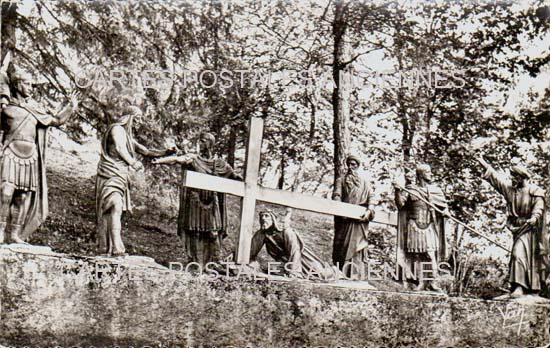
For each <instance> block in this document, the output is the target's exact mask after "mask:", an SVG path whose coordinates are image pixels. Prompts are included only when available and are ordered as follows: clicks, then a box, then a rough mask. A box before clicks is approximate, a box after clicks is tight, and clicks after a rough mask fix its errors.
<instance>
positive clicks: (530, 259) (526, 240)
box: [478, 156, 548, 298]
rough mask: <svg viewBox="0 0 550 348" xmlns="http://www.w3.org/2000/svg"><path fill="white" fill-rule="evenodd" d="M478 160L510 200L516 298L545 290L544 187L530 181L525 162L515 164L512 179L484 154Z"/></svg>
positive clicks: (487, 177) (508, 225)
mask: <svg viewBox="0 0 550 348" xmlns="http://www.w3.org/2000/svg"><path fill="white" fill-rule="evenodd" d="M478 162H479V163H480V164H481V166H482V167H483V168H485V174H484V175H483V178H484V179H485V180H487V181H488V182H489V183H490V184H491V185H492V186H493V187H494V188H495V189H496V190H497V191H498V192H499V193H500V194H501V195H503V196H504V199H505V200H506V205H507V210H508V218H507V220H506V228H507V229H508V230H509V231H510V232H512V236H513V245H512V252H511V257H510V265H509V272H510V278H509V281H510V285H511V294H510V296H511V297H513V298H517V297H522V296H523V295H525V294H527V293H538V292H539V291H540V290H541V272H542V268H543V265H542V256H541V255H542V254H547V252H548V250H541V247H544V245H545V243H540V242H541V241H542V240H543V238H544V235H543V234H545V233H547V231H546V226H545V221H544V220H545V219H544V217H545V202H544V195H545V193H544V191H543V190H542V189H541V188H540V187H538V186H536V185H535V184H533V183H531V182H530V179H531V174H530V172H529V171H528V170H527V169H525V168H523V167H521V166H517V165H516V166H512V168H511V170H510V173H511V179H512V180H511V181H509V180H507V179H505V178H504V177H503V176H502V175H501V174H499V173H497V172H496V171H495V170H494V169H493V168H492V167H491V165H490V164H489V163H487V162H486V161H485V159H484V158H483V156H479V157H478Z"/></svg>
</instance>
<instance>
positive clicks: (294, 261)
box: [250, 227, 334, 279]
mask: <svg viewBox="0 0 550 348" xmlns="http://www.w3.org/2000/svg"><path fill="white" fill-rule="evenodd" d="M264 245H265V247H266V251H267V253H268V254H269V255H270V256H271V257H272V258H273V259H274V260H275V261H277V262H280V263H282V264H283V265H287V266H286V268H287V269H288V270H290V273H291V274H293V275H295V276H298V277H303V278H307V279H310V278H321V279H326V278H329V277H331V276H332V275H333V273H334V272H333V270H332V269H331V268H330V267H326V265H325V263H324V262H323V261H322V260H321V259H320V258H319V257H317V255H315V254H314V253H313V251H311V250H310V249H309V248H307V247H306V246H305V243H304V241H303V240H302V238H301V237H300V235H299V234H298V233H297V232H296V231H294V230H293V229H291V228H287V227H285V228H282V229H279V228H276V227H275V228H274V227H272V228H271V229H268V230H259V231H257V232H256V233H255V234H254V237H253V238H252V246H251V248H250V260H251V261H254V260H255V259H256V257H257V256H258V254H259V253H260V251H261V250H262V247H263V246H264Z"/></svg>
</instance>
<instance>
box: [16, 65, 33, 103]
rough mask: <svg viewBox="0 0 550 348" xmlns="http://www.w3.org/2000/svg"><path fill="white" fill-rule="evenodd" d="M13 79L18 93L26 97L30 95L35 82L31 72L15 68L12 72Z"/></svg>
mask: <svg viewBox="0 0 550 348" xmlns="http://www.w3.org/2000/svg"><path fill="white" fill-rule="evenodd" d="M11 81H12V83H13V85H14V87H15V90H16V92H17V93H19V94H20V95H22V96H23V97H25V98H27V97H30V95H31V92H32V83H33V79H32V75H31V74H29V73H28V72H26V71H24V70H22V69H21V68H15V70H14V71H13V73H12V74H11Z"/></svg>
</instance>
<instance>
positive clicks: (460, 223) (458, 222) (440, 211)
mask: <svg viewBox="0 0 550 348" xmlns="http://www.w3.org/2000/svg"><path fill="white" fill-rule="evenodd" d="M397 188H398V189H400V190H403V191H405V192H407V193H409V194H411V195H414V196H415V197H417V198H418V199H420V200H421V201H422V202H424V203H426V204H427V205H429V206H430V207H432V208H433V209H434V210H435V211H437V212H438V213H440V214H443V215H445V216H447V217H448V218H449V219H451V220H452V221H454V222H456V223H457V224H459V225H461V226H463V227H464V228H465V229H467V230H468V231H470V232H472V233H474V234H476V235H478V236H480V237H482V238H484V239H486V240H488V241H489V242H491V243H493V244H495V245H496V246H498V247H499V248H501V249H503V250H504V251H506V253H507V254H509V253H510V251H509V250H508V248H506V247H505V246H503V245H502V244H500V243H499V242H497V241H495V240H493V239H491V238H490V237H488V236H487V235H485V234H484V233H482V232H479V231H478V230H476V229H475V228H473V227H470V226H469V225H467V224H466V223H464V222H462V221H460V220H459V219H457V218H455V217H454V216H452V215H450V214H448V213H445V212H444V211H443V210H441V209H439V208H438V207H436V206H435V205H434V204H433V203H432V202H430V201H428V200H426V199H424V197H422V196H420V195H418V194H416V193H414V192H411V191H410V190H407V189H406V188H405V187H402V186H397Z"/></svg>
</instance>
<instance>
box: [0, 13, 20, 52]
mask: <svg viewBox="0 0 550 348" xmlns="http://www.w3.org/2000/svg"><path fill="white" fill-rule="evenodd" d="M16 22H17V3H15V2H2V21H1V22H0V25H1V26H2V37H1V39H0V41H1V45H0V47H1V48H0V49H1V52H0V53H1V55H0V56H1V60H0V62H1V61H2V60H3V59H4V56H5V55H6V53H7V52H8V51H12V52H13V51H14V49H15V42H16V37H15V27H16Z"/></svg>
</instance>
